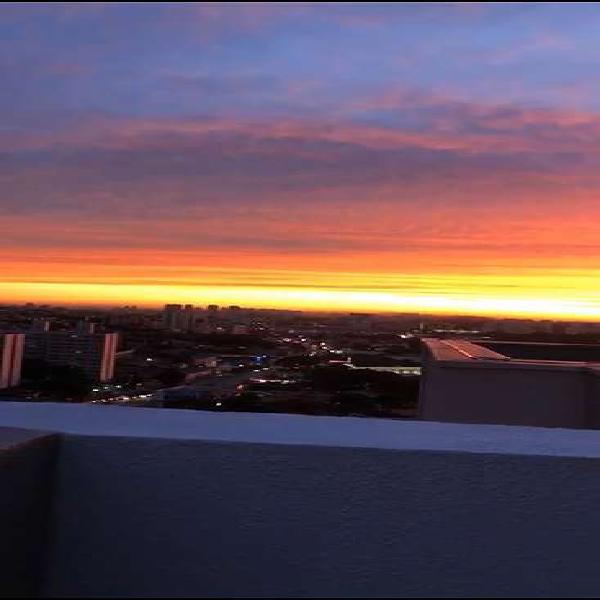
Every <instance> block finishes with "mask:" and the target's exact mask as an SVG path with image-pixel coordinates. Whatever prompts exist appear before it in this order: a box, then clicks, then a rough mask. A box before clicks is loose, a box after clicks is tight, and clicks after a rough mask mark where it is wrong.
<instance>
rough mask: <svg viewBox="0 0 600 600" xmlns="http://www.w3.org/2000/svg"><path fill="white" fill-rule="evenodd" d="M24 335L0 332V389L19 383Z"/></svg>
mask: <svg viewBox="0 0 600 600" xmlns="http://www.w3.org/2000/svg"><path fill="white" fill-rule="evenodd" d="M24 344H25V335H24V334H22V333H0V389H6V388H9V387H14V386H16V385H19V383H20V382H21V363H22V360H23V347H24Z"/></svg>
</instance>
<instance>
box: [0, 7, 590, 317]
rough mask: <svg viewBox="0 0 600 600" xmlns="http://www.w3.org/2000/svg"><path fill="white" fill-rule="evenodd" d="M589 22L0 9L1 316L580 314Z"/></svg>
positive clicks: (382, 12) (320, 12)
mask: <svg viewBox="0 0 600 600" xmlns="http://www.w3.org/2000/svg"><path fill="white" fill-rule="evenodd" d="M599 31H600V5H598V4H588V5H584V4H580V5H578V4H498V5H495V4H487V5H486V4H456V3H448V4H427V5H417V4H414V5H412V4H402V5H400V4H398V5H390V4H381V5H378V4H368V5H366V4H364V5H362V4H331V5H330V4H320V5H310V4H294V5H285V4H270V5H266V4H265V5H262V4H243V5H238V4H229V5H213V4H147V5H144V4H136V5H134V4H131V5H128V4H102V3H98V4H90V5H87V4H86V5H76V4H75V5H70V4H69V5H61V4H56V5H43V4H40V5H35V4H29V5H17V4H3V5H1V6H0V292H1V293H0V303H1V302H4V303H6V302H25V301H32V302H52V303H62V304H66V303H79V304H86V303H89V304H131V303H133V304H138V305H153V306H158V305H160V304H163V303H165V302H190V303H193V304H197V305H205V304H208V303H217V304H219V303H223V304H239V305H243V306H264V307H294V308H301V309H307V310H309V309H319V310H322V309H331V310H350V309H354V310H356V309H360V310H368V311H373V312H375V311H410V312H418V311H420V312H442V313H462V314H465V313H468V314H491V315H505V316H509V315H527V316H534V317H546V316H549V317H560V318H580V319H585V320H600V76H599V73H600V36H599V34H598V32H599Z"/></svg>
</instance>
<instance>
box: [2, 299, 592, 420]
mask: <svg viewBox="0 0 600 600" xmlns="http://www.w3.org/2000/svg"><path fill="white" fill-rule="evenodd" d="M0 331H1V332H2V333H0V340H1V343H2V346H1V349H2V351H1V353H0V359H1V363H0V394H1V397H2V398H3V399H5V400H7V399H10V400H21V401H33V400H35V401H55V402H56V401H58V402H83V403H93V404H100V405H103V404H116V405H128V406H153V407H169V408H186V409H199V410H211V411H245V412H288V413H302V414H316V415H341V416H344V415H355V416H380V417H385V418H402V419H406V418H416V417H418V416H419V389H420V387H421V375H422V368H423V356H424V349H426V347H427V346H428V345H430V343H429V342H428V340H431V339H432V338H435V339H441V340H444V339H449V340H479V341H480V342H481V341H483V342H484V343H485V342H486V341H488V342H494V341H496V342H502V340H505V341H506V340H510V341H513V342H515V341H516V342H520V343H523V342H538V343H539V342H545V343H553V344H565V343H569V344H571V345H572V344H579V345H582V344H583V345H584V346H589V345H593V344H599V343H600V323H584V322H563V321H551V320H525V319H488V318H482V317H468V316H465V317H434V316H431V315H421V314H402V315H380V314H375V313H373V314H369V313H346V314H342V313H336V314H334V313H330V314H327V313H309V312H300V311H289V310H268V309H262V310H261V309H249V308H244V307H241V306H235V305H231V306H217V305H208V306H203V307H198V306H193V305H191V304H187V305H181V304H167V305H166V306H165V307H164V309H162V310H151V309H146V308H139V307H137V306H130V305H128V306H122V307H117V308H110V309H89V308H65V307H58V306H49V305H39V304H34V303H27V304H25V305H4V306H1V307H0ZM424 342H425V343H424ZM488 358H489V357H488ZM462 419H463V420H465V419H466V417H465V415H462ZM450 420H451V419H450ZM467 420H468V419H467Z"/></svg>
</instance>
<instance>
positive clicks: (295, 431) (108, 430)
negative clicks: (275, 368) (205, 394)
mask: <svg viewBox="0 0 600 600" xmlns="http://www.w3.org/2000/svg"><path fill="white" fill-rule="evenodd" d="M0 427H12V428H21V429H33V430H38V431H41V432H55V433H64V434H71V435H84V436H103V437H104V436H108V437H128V438H158V439H171V440H199V441H210V442H239V443H255V444H280V445H291V446H297V445H299V446H328V447H340V448H373V449H379V450H405V451H435V452H469V453H482V454H509V455H515V454H520V455H526V456H565V457H588V458H600V432H598V431H592V430H573V429H560V428H542V427H515V426H506V425H480V424H478V425H470V424H456V423H436V422H424V421H401V420H390V419H373V418H355V417H316V416H304V415H282V414H264V413H261V414H253V413H213V412H203V411H194V410H181V409H177V410H169V409H163V408H160V409H158V408H132V407H122V406H97V405H87V404H60V403H37V402H31V403H29V402H0Z"/></svg>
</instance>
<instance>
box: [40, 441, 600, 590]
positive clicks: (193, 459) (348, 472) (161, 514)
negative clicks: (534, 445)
mask: <svg viewBox="0 0 600 600" xmlns="http://www.w3.org/2000/svg"><path fill="white" fill-rule="evenodd" d="M63 451H64V454H63V457H62V469H61V473H60V489H61V495H60V499H59V503H58V507H59V514H58V523H59V525H60V527H59V537H58V540H57V546H56V548H55V551H54V553H53V556H54V561H53V563H52V565H51V569H50V573H51V578H50V580H49V581H48V587H47V590H46V592H47V593H48V594H49V595H54V596H61V595H70V596H85V595H102V596H104V595H106V596H118V595H126V596H141V595H144V596H169V595H176V596H193V595H200V596H221V597H226V596H238V597H239V596H242V597H248V596H250V597H262V596H267V597H277V596H305V597H306V596H313V597H318V596H362V595H364V596H478V595H483V596H500V597H506V596H518V595H524V596H546V597H547V596H560V595H567V596H581V595H588V596H589V595H594V596H596V595H598V594H600V575H599V572H598V561H597V556H598V550H599V546H600V541H599V540H600V521H599V520H598V519H597V516H596V513H597V507H598V505H599V504H600V461H598V460H594V459H574V458H551V457H533V456H510V455H484V454H469V453H462V454H461V453H440V452H414V451H407V452H402V451H378V450H373V449H357V448H324V447H307V446H276V445H257V444H235V443H205V442H198V441H175V442H170V441H166V440H153V439H149V440H142V439H119V438H110V439H109V438H93V437H79V438H74V437H70V438H69V439H68V440H67V442H66V444H65V446H64V450H63Z"/></svg>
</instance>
